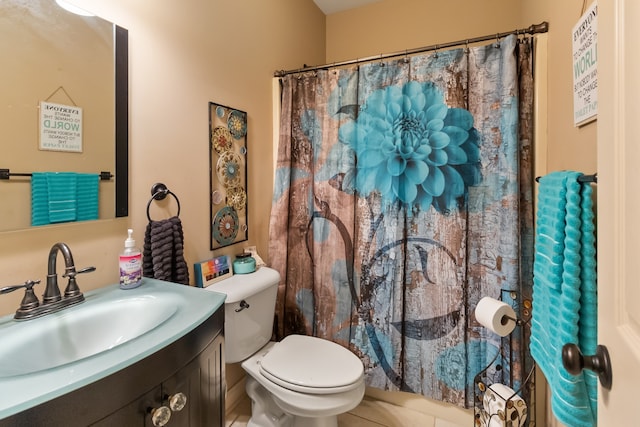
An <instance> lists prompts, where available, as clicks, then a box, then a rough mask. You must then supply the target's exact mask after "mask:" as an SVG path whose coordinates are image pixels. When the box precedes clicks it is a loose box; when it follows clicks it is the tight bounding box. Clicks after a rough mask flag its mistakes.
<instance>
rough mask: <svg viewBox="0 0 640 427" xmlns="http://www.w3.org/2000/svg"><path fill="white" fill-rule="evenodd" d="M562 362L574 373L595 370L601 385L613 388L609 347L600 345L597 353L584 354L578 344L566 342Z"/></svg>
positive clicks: (609, 388) (608, 388)
mask: <svg viewBox="0 0 640 427" xmlns="http://www.w3.org/2000/svg"><path fill="white" fill-rule="evenodd" d="M562 364H563V365H564V368H565V369H566V370H567V371H568V372H569V373H570V374H572V375H578V374H579V373H580V372H582V370H583V369H588V370H590V371H593V372H595V373H596V374H598V378H599V379H600V385H601V386H602V387H604V388H606V389H607V390H611V383H612V382H613V372H612V370H611V359H610V358H609V351H608V350H607V347H605V346H603V345H599V346H598V347H597V348H596V354H595V355H593V356H583V355H582V352H581V351H580V349H579V348H578V346H577V345H575V344H565V345H564V346H562Z"/></svg>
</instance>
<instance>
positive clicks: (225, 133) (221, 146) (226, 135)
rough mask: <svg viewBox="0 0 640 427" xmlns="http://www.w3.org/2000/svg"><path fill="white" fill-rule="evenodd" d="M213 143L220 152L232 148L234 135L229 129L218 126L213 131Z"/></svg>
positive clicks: (214, 147)
mask: <svg viewBox="0 0 640 427" xmlns="http://www.w3.org/2000/svg"><path fill="white" fill-rule="evenodd" d="M211 144H212V145H213V149H214V150H216V153H218V154H222V153H224V152H225V151H229V150H231V149H232V148H233V137H232V136H231V132H229V129H227V128H225V127H222V126H217V127H216V128H215V129H214V130H213V132H212V133H211Z"/></svg>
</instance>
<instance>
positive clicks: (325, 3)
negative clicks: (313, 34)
mask: <svg viewBox="0 0 640 427" xmlns="http://www.w3.org/2000/svg"><path fill="white" fill-rule="evenodd" d="M313 1H314V2H315V4H317V5H318V7H319V8H320V9H321V10H322V11H323V12H324V14H325V15H330V14H332V13H336V12H341V11H343V10H347V9H354V8H356V7H360V6H364V5H366V4H369V3H375V2H378V1H380V0H313Z"/></svg>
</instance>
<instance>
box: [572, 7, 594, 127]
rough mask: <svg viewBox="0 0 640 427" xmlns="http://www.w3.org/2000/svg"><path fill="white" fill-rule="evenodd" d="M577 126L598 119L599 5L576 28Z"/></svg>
mask: <svg viewBox="0 0 640 427" xmlns="http://www.w3.org/2000/svg"><path fill="white" fill-rule="evenodd" d="M572 39H573V124H574V126H580V125H583V124H585V123H588V122H590V121H592V120H595V118H596V116H597V115H598V49H597V48H598V46H597V40H598V4H597V2H594V3H593V4H592V5H591V7H590V8H589V9H588V10H587V11H586V13H585V14H584V15H582V17H581V18H580V20H579V21H578V23H577V24H576V25H575V26H574V27H573V32H572Z"/></svg>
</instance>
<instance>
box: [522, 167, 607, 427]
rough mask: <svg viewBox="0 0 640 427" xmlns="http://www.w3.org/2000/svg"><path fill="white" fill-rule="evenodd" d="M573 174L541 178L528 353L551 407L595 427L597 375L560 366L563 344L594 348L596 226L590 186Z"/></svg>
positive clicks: (567, 420) (570, 421)
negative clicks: (548, 392)
mask: <svg viewBox="0 0 640 427" xmlns="http://www.w3.org/2000/svg"><path fill="white" fill-rule="evenodd" d="M581 175H582V174H580V173H578V172H570V171H567V172H553V173H551V174H549V175H547V176H544V177H542V178H540V186H539V192H538V207H537V219H536V241H535V258H534V266H533V276H534V277H533V312H532V317H531V345H530V349H531V355H532V357H533V358H534V359H535V361H536V362H537V364H538V366H539V367H540V369H541V370H542V372H543V373H544V374H545V377H546V379H547V381H548V383H549V387H550V389H551V393H552V396H551V408H552V410H553V413H554V415H555V416H556V417H557V418H558V420H559V421H561V422H562V423H564V424H566V425H568V426H573V427H581V426H595V425H596V421H597V377H596V375H595V374H594V373H593V372H592V371H583V372H582V373H581V374H579V375H577V376H574V375H571V374H570V373H569V372H567V370H566V369H565V368H564V366H563V365H562V346H563V345H564V344H568V343H574V344H577V345H578V347H579V348H580V350H581V351H582V352H583V354H588V355H590V354H595V351H596V346H597V292H596V258H595V233H594V230H595V227H594V224H593V206H592V200H591V196H592V191H593V190H592V188H591V186H590V185H589V184H588V183H584V184H581V183H580V182H579V181H578V177H580V176H581Z"/></svg>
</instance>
